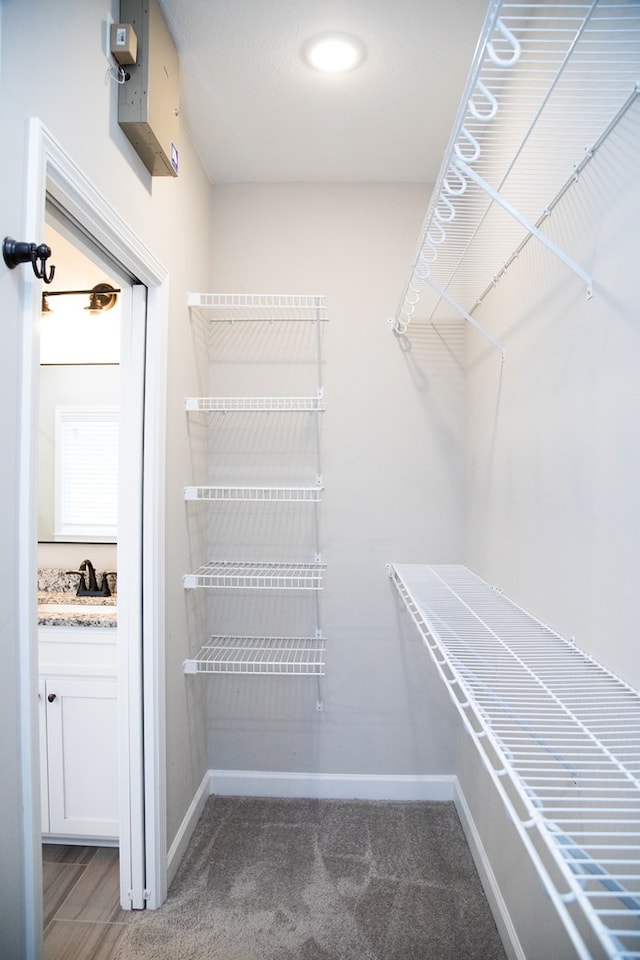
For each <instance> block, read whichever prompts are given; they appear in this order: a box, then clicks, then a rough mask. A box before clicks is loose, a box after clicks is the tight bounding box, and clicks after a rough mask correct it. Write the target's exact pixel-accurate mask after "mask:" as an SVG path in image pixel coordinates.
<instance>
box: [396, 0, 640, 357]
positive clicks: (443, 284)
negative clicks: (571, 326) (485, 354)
mask: <svg viewBox="0 0 640 960" xmlns="http://www.w3.org/2000/svg"><path fill="white" fill-rule="evenodd" d="M639 74H640V4H638V3H626V4H620V3H617V2H614V0H592V2H591V3H589V4H584V5H577V4H576V5H571V6H567V5H566V4H556V3H544V4H537V5H531V4H523V3H507V2H506V0H501V2H494V3H492V4H491V5H490V7H489V11H488V13H487V17H486V19H485V24H484V26H483V30H482V34H481V37H480V41H479V44H478V48H477V51H476V55H475V57H474V61H473V64H472V68H471V71H470V74H469V78H468V81H467V85H466V87H465V91H464V94H463V96H462V100H461V103H460V106H459V109H458V113H457V116H456V120H455V123H454V126H453V129H452V133H451V136H450V139H449V144H448V146H447V150H446V152H445V155H444V158H443V161H442V165H441V168H440V173H439V175H438V179H437V182H436V187H435V190H434V192H433V194H432V198H431V202H430V204H429V208H428V210H427V214H426V216H425V219H424V221H423V225H422V228H421V231H420V234H419V240H418V243H417V246H416V252H415V254H414V258H413V261H412V264H411V267H410V271H409V276H408V279H407V281H406V284H405V287H404V290H403V292H402V296H401V298H400V301H399V304H398V308H397V311H396V314H395V316H394V317H392V318H390V323H391V324H392V327H393V330H394V332H395V333H397V334H403V333H405V332H406V330H407V329H408V326H409V324H410V323H411V321H412V319H413V318H414V317H418V316H419V317H420V319H421V320H426V321H429V322H435V321H437V320H446V319H449V317H450V310H451V309H452V308H453V309H454V310H455V311H456V312H457V313H458V314H460V315H461V316H463V317H465V318H466V319H467V320H469V318H470V316H471V315H472V313H473V311H474V309H475V308H476V307H477V306H478V303H479V302H480V296H479V294H480V293H481V291H487V290H488V289H489V288H491V287H492V286H493V285H495V282H496V279H497V277H499V276H501V275H502V273H503V272H504V269H502V268H501V265H503V264H505V263H511V262H512V261H513V259H514V258H515V255H514V251H517V250H519V249H521V247H522V246H523V244H524V242H525V241H526V240H528V239H530V238H531V237H532V236H533V237H535V238H537V239H538V240H539V241H541V242H542V243H545V244H546V246H547V247H548V248H549V249H551V250H552V251H553V252H554V253H555V254H556V255H557V256H559V257H560V258H561V259H562V260H563V261H564V262H565V264H566V265H567V267H569V268H570V269H571V270H573V271H574V272H575V273H576V274H577V275H578V276H579V277H580V278H581V279H582V280H583V281H584V282H585V284H586V287H587V294H588V295H590V293H591V277H590V276H589V274H588V273H587V272H586V271H585V270H583V269H582V268H581V267H580V266H579V265H578V264H576V263H574V261H573V260H572V259H571V258H570V257H569V256H568V255H567V253H566V252H565V251H563V250H561V249H560V248H559V247H557V245H555V244H553V243H552V241H551V240H550V238H548V237H547V236H545V234H543V233H542V232H541V231H540V229H539V225H540V223H541V222H543V221H544V212H545V211H547V210H548V209H549V201H550V198H552V197H557V196H558V193H559V191H560V190H561V189H562V186H563V185H564V184H565V183H566V182H567V179H568V177H569V176H570V174H571V173H572V172H573V171H574V170H575V169H576V167H577V166H579V161H580V159H581V158H583V157H584V151H585V145H589V144H594V143H596V142H597V141H598V140H599V138H600V137H601V136H602V131H603V129H604V130H607V128H608V127H609V126H610V124H611V122H612V117H613V118H615V117H616V116H617V115H618V114H619V113H620V111H621V109H622V108H623V107H624V104H625V103H626V101H627V100H628V98H629V93H630V91H631V90H635V89H636V86H637V82H638V75H639ZM577 161H578V162H577ZM505 214H506V215H507V216H505ZM523 231H524V235H525V241H523ZM443 293H446V296H444V295H443ZM474 326H475V327H476V329H478V331H479V332H480V333H482V334H483V335H484V336H486V337H488V339H489V340H491V341H492V342H493V343H494V345H495V346H497V347H499V348H500V349H502V345H501V344H500V342H499V341H497V342H496V341H495V338H492V337H491V336H490V335H489V334H488V332H487V331H486V330H485V329H484V328H483V327H481V326H480V324H479V323H477V322H476V323H475V324H474Z"/></svg>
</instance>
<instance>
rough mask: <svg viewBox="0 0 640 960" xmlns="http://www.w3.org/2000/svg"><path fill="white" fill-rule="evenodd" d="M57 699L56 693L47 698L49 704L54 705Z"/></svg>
mask: <svg viewBox="0 0 640 960" xmlns="http://www.w3.org/2000/svg"><path fill="white" fill-rule="evenodd" d="M55 699H56V695H55V693H50V694H49V696H48V697H47V700H48V701H49V703H53V701H54V700H55Z"/></svg>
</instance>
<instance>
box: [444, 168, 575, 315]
mask: <svg viewBox="0 0 640 960" xmlns="http://www.w3.org/2000/svg"><path fill="white" fill-rule="evenodd" d="M453 168H454V170H456V172H458V173H460V174H462V175H463V176H465V177H468V178H469V180H472V181H473V182H474V183H475V184H476V185H477V186H478V187H480V189H481V190H484V192H485V193H486V194H488V195H489V196H490V197H491V199H492V200H495V202H496V203H498V204H500V206H501V207H502V209H503V210H506V212H507V213H508V214H509V215H510V216H512V217H513V218H514V220H517V221H518V223H519V224H521V226H523V227H524V228H525V230H526V231H527V232H528V233H530V234H531V236H533V237H535V238H536V239H537V240H539V241H540V243H543V244H544V245H545V247H546V248H547V249H548V250H550V251H551V253H554V254H555V255H556V257H558V258H559V259H560V260H562V262H563V263H564V264H566V266H567V267H569V269H570V270H572V271H573V272H574V273H575V274H576V275H577V276H578V277H580V278H581V279H582V280H584V282H585V284H586V286H587V299H591V297H592V295H593V282H592V279H591V276H590V274H588V273H586V271H584V270H583V269H582V267H579V266H578V264H577V263H575V262H574V261H573V260H572V259H571V258H570V257H568V256H567V254H566V253H565V252H564V250H561V249H560V247H558V246H557V245H556V244H555V243H554V242H553V240H551V239H550V238H549V237H548V236H547V235H546V234H545V233H543V232H542V230H539V229H538V227H536V226H534V224H533V223H529V221H528V220H527V219H526V217H523V216H522V214H521V213H519V212H518V210H516V209H515V207H513V206H512V205H511V204H510V203H509V202H508V200H505V198H504V197H502V196H501V195H500V194H499V193H498V191H497V190H494V188H493V187H492V186H491V185H490V184H489V183H487V181H486V180H484V179H483V178H482V177H481V176H480V175H479V174H478V173H476V171H475V170H474V169H473V168H472V167H471V166H469V164H468V163H465V162H464V160H461V159H460V157H459V156H458V157H456V158H455V159H454V161H453Z"/></svg>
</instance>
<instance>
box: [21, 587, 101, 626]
mask: <svg viewBox="0 0 640 960" xmlns="http://www.w3.org/2000/svg"><path fill="white" fill-rule="evenodd" d="M117 602H118V598H117V597H114V596H111V597H78V596H77V595H76V594H75V593H69V592H66V591H65V592H61V591H57V590H39V591H38V626H47V627H58V626H63V627H74V626H75V627H117V625H118V608H117ZM60 605H64V606H65V607H66V609H65V610H59V609H58V610H56V609H54V607H56V606H57V607H59V606H60ZM48 606H49V607H51V608H52V609H50V610H47V607H48ZM71 606H72V607H73V608H74V609H73V610H70V609H69V607H71Z"/></svg>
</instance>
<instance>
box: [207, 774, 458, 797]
mask: <svg viewBox="0 0 640 960" xmlns="http://www.w3.org/2000/svg"><path fill="white" fill-rule="evenodd" d="M209 776H210V778H211V793H212V794H217V795H218V796H224V797H298V798H302V797H313V798H317V799H321V800H453V799H454V792H455V779H456V778H455V777H453V776H403V775H397V776H385V775H376V774H347V773H344V774H343V773H280V772H274V771H263V770H210V771H209Z"/></svg>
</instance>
